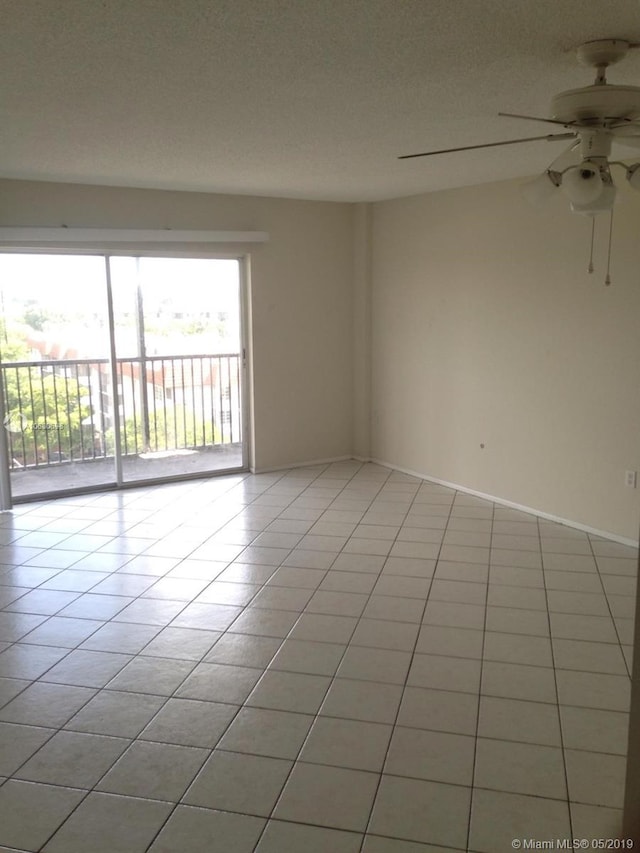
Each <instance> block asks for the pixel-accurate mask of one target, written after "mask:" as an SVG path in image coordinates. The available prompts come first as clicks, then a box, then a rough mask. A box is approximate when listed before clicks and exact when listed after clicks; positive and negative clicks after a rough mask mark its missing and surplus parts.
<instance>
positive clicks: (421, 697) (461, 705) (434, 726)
mask: <svg viewBox="0 0 640 853" xmlns="http://www.w3.org/2000/svg"><path fill="white" fill-rule="evenodd" d="M477 718H478V698H477V696H474V695H473V694H471V693H454V692H449V691H447V690H430V689H428V688H422V687H407V688H406V689H405V691H404V694H403V697H402V705H401V706H400V712H399V714H398V720H397V722H398V725H399V726H408V727H411V728H417V729H430V730H433V731H441V732H452V733H456V734H464V735H475V733H476V724H477Z"/></svg>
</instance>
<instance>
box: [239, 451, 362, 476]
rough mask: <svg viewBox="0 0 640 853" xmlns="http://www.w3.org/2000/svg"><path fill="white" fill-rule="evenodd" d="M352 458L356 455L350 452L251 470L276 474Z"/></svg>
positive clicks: (252, 471)
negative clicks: (344, 454)
mask: <svg viewBox="0 0 640 853" xmlns="http://www.w3.org/2000/svg"><path fill="white" fill-rule="evenodd" d="M352 459H355V457H354V456H351V454H350V453H348V454H347V455H346V456H332V457H329V458H328V459H312V460H310V461H307V462H290V463H289V464H288V465H276V466H274V467H273V468H256V467H252V468H250V469H249V470H250V471H251V473H252V474H274V473H276V472H278V471H289V470H290V469H291V468H312V467H313V466H314V465H330V464H331V463H332V462H350V461H351V460H352ZM358 461H364V460H358Z"/></svg>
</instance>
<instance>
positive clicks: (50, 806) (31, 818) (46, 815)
mask: <svg viewBox="0 0 640 853" xmlns="http://www.w3.org/2000/svg"><path fill="white" fill-rule="evenodd" d="M84 796H85V792H84V791H79V790H71V789H70V788H62V787H59V786H52V785H36V784H33V783H31V782H18V781H15V780H13V779H9V780H8V781H7V782H5V783H4V785H2V786H1V787H0V844H4V845H6V846H7V847H10V848H18V849H19V850H39V849H40V848H41V846H42V845H43V844H44V843H45V842H46V840H47V839H48V838H49V837H50V836H51V835H52V834H53V833H54V832H55V831H56V829H57V828H58V827H59V826H60V824H61V823H63V821H64V820H65V819H66V818H67V817H68V815H69V814H71V812H72V811H73V809H74V808H75V807H76V806H77V805H78V803H79V802H80V801H81V800H82V798H83V797H84ZM65 853H67V851H65Z"/></svg>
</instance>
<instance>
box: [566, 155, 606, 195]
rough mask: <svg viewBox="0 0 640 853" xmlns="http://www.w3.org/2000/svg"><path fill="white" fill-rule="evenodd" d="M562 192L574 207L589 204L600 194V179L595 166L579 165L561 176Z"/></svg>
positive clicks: (598, 171) (588, 164)
mask: <svg viewBox="0 0 640 853" xmlns="http://www.w3.org/2000/svg"><path fill="white" fill-rule="evenodd" d="M562 191H563V192H564V193H565V195H566V196H567V197H568V198H569V201H571V202H572V203H573V204H575V205H583V204H591V203H592V202H594V201H595V200H596V199H597V198H598V197H599V196H600V194H601V193H602V178H601V177H600V170H599V169H598V168H597V166H593V165H591V164H590V163H581V164H580V165H579V166H577V167H576V168H575V169H569V171H568V172H565V173H564V175H563V176H562Z"/></svg>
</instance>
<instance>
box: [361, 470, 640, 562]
mask: <svg viewBox="0 0 640 853" xmlns="http://www.w3.org/2000/svg"><path fill="white" fill-rule="evenodd" d="M369 461H371V462H374V463H375V464H376V465H382V467H383V468H391V469H392V470H394V471H400V473H401V474H409V475H410V476H412V477H418V478H419V479H421V480H426V481H427V482H429V483H436V484H437V485H438V486H446V487H447V488H449V489H455V490H456V491H457V492H464V494H466V495H474V496H475V497H477V498H483V499H484V500H487V501H491V502H492V503H496V504H499V505H500V506H505V507H508V508H509V509H517V510H520V512H526V513H529V514H530V515H535V516H537V517H538V518H544V519H545V520H546V521H554V522H556V524H564V525H565V527H573V528H574V530H581V531H582V532H583V533H590V534H592V535H593V536H600V537H602V539H609V540H610V541H612V542H619V543H620V544H621V545H629V546H630V547H632V548H637V547H638V540H637V539H629V538H627V537H626V536H619V535H618V534H617V533H611V532H610V531H608V530H599V529H598V528H597V527H590V526H589V525H587V524H581V523H580V522H579V521H573V520H571V519H569V518H562V517H561V516H559V515H553V514H552V513H549V512H543V511H542V510H540V509H536V508H535V507H530V506H525V505H524V504H519V503H516V502H515V501H508V500H505V499H504V498H499V497H497V496H496V495H488V494H486V492H479V491H477V490H476V489H470V488H468V487H467V486H461V485H460V484H459V483H451V482H449V480H440V479H439V478H438V477H431V476H429V475H428V474H423V473H421V472H420V471H413V470H411V469H409V468H401V467H400V466H399V465H392V464H391V463H390V462H385V461H384V460H382V459H375V458H372V459H371V460H369Z"/></svg>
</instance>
